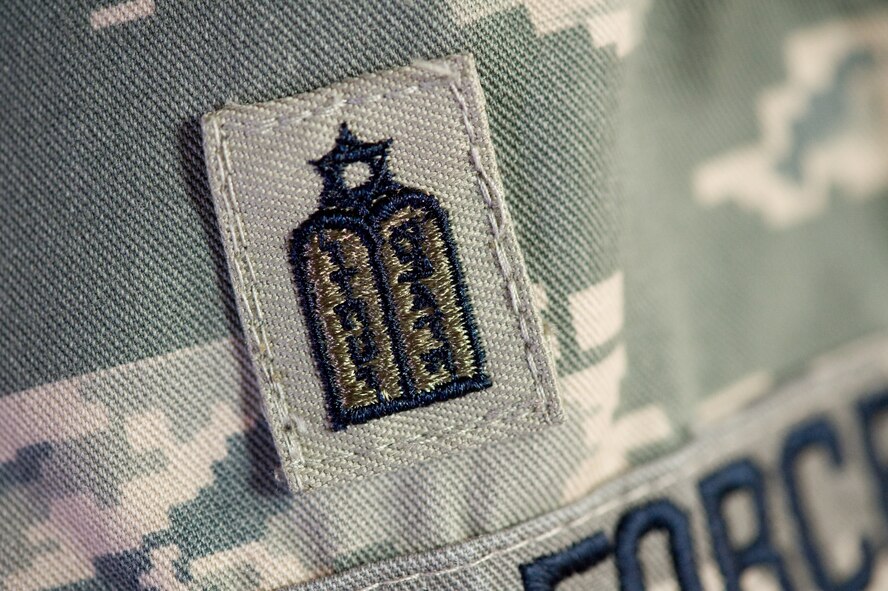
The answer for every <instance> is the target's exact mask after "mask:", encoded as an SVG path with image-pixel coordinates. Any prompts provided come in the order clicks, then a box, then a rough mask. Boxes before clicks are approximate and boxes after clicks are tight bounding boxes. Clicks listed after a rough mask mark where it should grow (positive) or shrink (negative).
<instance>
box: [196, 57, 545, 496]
mask: <svg viewBox="0 0 888 591" xmlns="http://www.w3.org/2000/svg"><path fill="white" fill-rule="evenodd" d="M441 61H443V62H447V63H449V64H455V65H456V70H457V71H456V72H454V71H453V70H449V69H448V70H447V71H444V72H442V71H441V69H440V68H436V67H434V64H429V67H425V68H423V66H425V65H426V62H415V63H414V64H412V65H414V66H418V67H420V68H423V69H424V70H425V71H426V72H428V73H429V74H432V76H431V77H430V78H428V79H427V80H426V81H425V82H424V83H420V84H412V85H409V86H406V87H396V88H395V89H393V90H387V91H385V92H380V93H375V94H370V95H362V96H358V97H348V98H345V99H342V100H339V101H336V102H335V103H334V104H333V105H326V106H325V107H324V108H321V109H317V110H316V112H313V113H312V114H311V116H309V117H300V118H299V122H300V123H303V122H305V121H308V120H311V119H313V118H315V117H318V116H321V115H326V114H329V113H331V112H333V108H334V107H335V108H337V109H338V108H339V107H340V106H344V105H346V104H349V100H357V99H361V100H365V101H366V100H369V99H374V100H378V99H384V98H389V99H398V98H401V97H402V96H403V95H404V90H405V89H410V90H411V92H409V93H408V94H412V92H413V91H415V90H419V89H434V88H437V87H439V86H444V82H443V81H449V87H448V88H449V89H450V90H451V93H452V94H454V97H453V98H454V100H455V102H456V103H457V108H458V110H459V113H460V115H461V119H462V123H463V131H464V132H465V133H466V136H467V139H468V143H469V147H470V151H469V154H468V156H469V165H470V167H471V169H472V170H473V172H474V173H475V176H476V178H477V179H478V185H479V188H480V192H481V197H482V201H483V203H484V205H485V207H486V209H487V213H488V222H489V226H490V227H489V228H488V231H489V232H490V234H491V235H492V238H493V250H494V258H495V259H496V262H497V267H498V269H499V271H500V275H501V277H502V279H503V281H504V283H505V287H506V288H507V296H506V299H507V301H508V303H509V307H510V311H511V313H512V315H514V317H515V319H516V320H517V321H518V325H519V326H518V328H519V331H518V332H519V335H520V337H521V340H522V341H523V343H524V346H525V347H524V348H525V362H526V364H527V367H528V371H529V372H530V374H531V377H532V379H533V381H534V389H535V391H536V392H535V393H536V395H537V398H538V400H537V402H536V403H535V404H532V406H531V408H529V409H528V408H526V406H525V407H521V408H517V409H515V411H514V412H509V413H506V414H503V415H499V416H495V415H496V413H498V412H499V410H500V409H498V408H494V409H491V410H490V411H489V412H488V413H487V414H486V415H485V416H484V417H483V418H481V419H479V420H478V421H475V422H473V423H471V424H469V425H461V426H460V427H459V428H456V429H449V430H447V429H445V430H438V431H426V432H424V433H420V434H418V435H416V436H413V437H411V438H409V439H394V440H390V441H388V442H387V443H383V444H381V445H378V446H374V447H372V448H367V449H360V450H353V451H343V452H340V453H336V454H331V455H325V456H324V457H320V458H310V459H306V458H305V457H304V455H303V453H302V443H301V442H299V441H296V442H294V441H293V440H292V433H293V431H292V429H286V428H278V429H276V431H280V432H281V433H280V435H281V439H283V443H284V446H283V447H284V452H285V454H286V457H283V458H282V462H283V463H285V464H286V466H288V467H291V468H292V472H293V473H294V474H293V479H294V481H295V484H296V486H297V488H298V489H299V490H307V489H312V488H320V487H322V486H325V485H327V484H329V483H330V482H333V481H336V480H337V478H336V474H330V475H328V476H324V477H320V478H318V475H317V474H312V475H311V477H310V480H311V483H305V482H303V477H305V476H306V468H312V469H313V470H316V469H317V467H323V466H329V465H331V464H332V463H334V462H336V461H337V460H340V461H341V460H346V459H350V458H365V457H371V456H372V455H373V454H375V453H377V452H380V451H382V450H386V449H391V448H397V447H400V446H404V445H408V444H414V443H416V442H419V441H423V440H426V441H430V440H434V439H438V438H441V437H452V436H453V435H456V434H459V433H466V432H469V431H474V430H477V429H478V428H479V427H481V426H490V425H496V424H512V425H516V426H518V424H519V423H518V421H521V420H523V419H536V420H534V421H533V422H532V423H531V424H530V425H529V426H536V427H542V426H546V425H548V424H550V423H552V422H555V421H557V420H558V419H559V418H560V416H561V413H560V410H559V409H558V405H557V402H558V396H557V385H556V382H555V380H554V378H553V380H552V382H553V384H552V388H551V390H552V392H551V393H550V394H548V395H547V394H546V392H545V389H544V387H543V380H542V376H541V375H540V373H539V368H538V367H537V364H536V359H535V357H536V355H538V354H539V353H540V351H539V347H535V346H533V343H532V341H531V340H530V339H531V334H530V333H531V331H530V329H529V327H528V323H527V311H526V308H527V305H525V306H521V305H520V301H519V300H520V299H521V297H520V295H519V294H520V292H519V289H518V287H517V284H516V282H515V279H514V273H515V271H512V273H508V272H507V269H509V267H510V265H509V264H508V261H507V260H506V261H504V258H507V256H508V255H506V254H505V253H504V252H502V250H503V246H504V244H505V243H504V242H503V241H502V236H503V233H502V226H504V225H505V224H506V223H508V220H507V219H502V223H501V224H500V225H497V216H496V213H497V212H498V213H499V214H500V216H499V217H500V218H504V216H503V214H505V213H506V212H505V211H503V209H502V207H497V204H498V203H500V202H501V201H503V197H502V195H500V192H499V191H498V190H496V183H495V182H494V181H493V179H492V178H491V177H490V175H489V174H488V173H487V171H486V169H485V168H484V166H483V164H482V163H481V159H482V157H481V155H480V152H481V150H482V149H483V146H480V145H479V144H478V140H477V133H476V130H475V128H474V126H473V125H472V122H471V119H472V117H471V113H469V111H468V103H467V101H466V99H465V95H464V94H463V90H462V89H460V88H459V87H458V86H457V82H459V83H460V84H462V83H463V81H464V79H463V73H464V72H465V70H466V69H467V68H468V67H470V65H471V64H473V63H474V59H473V57H472V56H471V55H467V54H457V55H454V56H450V57H449V58H444V59H442V60H441ZM397 69H398V68H396V69H395V70H387V71H382V72H374V73H370V74H366V75H364V76H358V77H356V78H351V79H349V80H355V79H360V78H382V77H383V76H384V75H385V74H387V73H389V72H392V71H396V70H397ZM436 80H437V81H441V82H435V81H436ZM290 98H294V97H290ZM281 100H289V99H281ZM479 106H480V105H479ZM232 107H236V105H225V109H232ZM228 114H229V113H227V112H226V111H225V110H223V111H217V112H215V113H212V114H210V115H208V117H207V120H208V121H211V122H212V124H213V127H214V132H215V135H216V143H217V144H218V146H217V148H216V150H214V152H216V154H215V155H216V156H217V158H218V159H219V164H218V165H217V166H219V169H220V172H221V173H222V174H220V179H219V181H220V184H222V185H225V186H223V187H222V188H221V190H220V191H219V193H220V194H222V195H223V196H224V198H225V200H226V207H228V208H229V209H231V213H230V214H228V215H226V217H227V218H231V217H234V221H235V222H236V223H237V224H238V227H239V228H242V227H243V222H242V220H241V217H240V216H241V212H240V205H239V203H238V202H237V201H236V200H235V201H234V208H232V207H231V203H229V201H228V198H229V195H228V193H229V192H231V193H232V195H231V196H232V197H233V188H234V187H233V182H232V177H233V176H234V171H233V170H227V169H226V159H225V155H226V152H227V150H226V148H227V144H226V142H227V141H228V135H227V134H226V133H225V126H226V115H228ZM220 120H221V123H220ZM262 131H266V128H262ZM228 166H230V163H228ZM226 181H227V182H226ZM229 186H230V189H228V187H229ZM491 188H493V190H492V192H493V193H494V197H495V198H496V201H495V200H494V198H493V197H491V196H490V194H489V192H490V191H491ZM485 189H486V190H485ZM229 225H230V224H229ZM494 228H496V230H494ZM233 232H234V228H230V229H229V235H230V236H233ZM241 232H242V233H243V231H242V230H241ZM232 242H233V243H234V244H233V246H234V245H237V250H238V254H240V255H241V256H243V257H244V259H245V262H246V263H247V264H248V266H249V269H252V264H251V263H250V261H249V255H248V254H247V253H248V249H247V244H246V242H247V240H246V237H245V236H244V239H243V240H242V241H232ZM241 242H242V243H243V244H241ZM505 246H507V247H509V249H510V250H514V245H509V244H505ZM513 254H514V253H513ZM231 258H232V260H233V261H234V262H235V263H236V262H237V261H236V260H235V253H232V257H231ZM504 262H505V263H506V264H505V266H504V265H503V263H504ZM521 262H522V263H523V261H521ZM519 272H520V271H519ZM238 273H239V275H240V277H239V279H240V282H241V285H242V286H243V287H244V289H245V290H247V291H248V292H249V293H250V294H251V297H252V298H253V299H254V300H255V301H256V304H257V305H258V304H259V298H260V296H259V291H258V289H257V288H256V284H258V282H257V281H255V278H254V280H253V281H254V283H247V282H246V280H245V279H244V277H243V276H242V273H241V271H240V269H238ZM239 299H241V300H243V301H244V303H245V304H247V298H246V297H244V296H240V297H239ZM525 299H526V298H525ZM525 304H526V302H525ZM245 307H246V308H247V317H246V318H245V324H247V325H248V326H249V328H250V332H251V336H252V337H253V339H254V341H255V343H256V346H257V348H260V351H259V353H260V354H258V355H256V359H257V363H258V364H260V365H261V364H263V363H266V362H267V364H268V366H267V367H262V369H263V370H264V371H263V372H262V373H263V374H265V375H263V376H262V377H263V378H264V380H265V381H266V383H268V384H269V385H270V386H271V387H272V389H273V390H274V393H275V397H274V398H275V400H273V401H270V400H269V402H270V404H269V406H270V407H271V406H274V408H273V410H274V414H275V415H277V417H278V419H277V422H278V423H279V424H280V425H286V424H291V423H292V422H293V421H292V419H290V416H291V415H290V408H289V405H287V404H286V402H285V401H284V397H285V393H284V391H283V387H282V385H281V384H280V383H279V382H278V381H277V380H276V377H275V376H276V375H277V374H276V370H275V369H274V365H273V363H274V360H273V356H272V353H271V352H272V346H271V343H270V341H268V339H267V337H266V338H265V339H262V338H261V337H260V335H259V331H258V330H257V326H258V322H257V321H256V320H257V319H256V318H255V313H254V311H253V310H252V309H251V308H250V306H245ZM258 313H259V314H261V310H259V311H258ZM532 321H533V319H532V318H531V322H532ZM537 332H540V331H539V330H538V331H537ZM263 340H264V341H265V342H264V343H263ZM263 346H264V349H265V351H266V353H265V354H261V353H262V350H261V349H262V347H263ZM542 354H543V355H545V352H543V353H542ZM264 398H265V399H266V400H267V399H269V398H272V397H271V396H266V397H264ZM531 402H532V403H533V401H531ZM281 405H283V408H281ZM270 410H271V409H270ZM491 415H494V416H493V417H491ZM281 417H283V420H281ZM534 430H536V429H534ZM491 443H492V442H491ZM470 447H478V446H477V445H474V446H470ZM461 448H462V449H464V447H461ZM294 452H295V453H294ZM428 459H431V457H429V456H427V457H425V458H424V460H428ZM412 463H414V462H412V461H406V460H401V459H391V458H389V459H387V460H385V461H384V462H382V464H381V466H379V467H377V466H370V467H368V468H367V471H366V472H365V473H363V474H361V475H355V474H349V475H348V477H347V479H346V480H354V479H356V478H360V477H365V476H370V475H372V474H378V473H381V472H384V471H388V470H390V469H391V468H392V467H396V466H403V465H405V464H412ZM341 469H342V468H340V470H341Z"/></svg>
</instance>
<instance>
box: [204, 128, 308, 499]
mask: <svg viewBox="0 0 888 591" xmlns="http://www.w3.org/2000/svg"><path fill="white" fill-rule="evenodd" d="M212 123H213V129H214V134H215V136H216V144H217V149H216V150H214V152H215V155H216V158H217V166H218V167H219V184H220V185H221V187H220V191H219V193H220V194H221V195H222V199H223V201H224V202H225V208H226V217H228V218H229V220H230V223H229V224H228V226H229V227H228V234H229V238H230V240H231V242H232V245H233V247H234V248H232V257H231V260H232V263H233V266H234V268H235V272H236V274H237V278H238V280H239V281H240V283H241V285H242V286H243V288H244V291H245V294H244V297H242V298H241V299H242V301H243V303H244V306H243V307H244V310H245V312H246V314H245V324H246V325H247V328H248V330H249V333H250V335H251V336H252V338H253V341H254V342H255V343H256V347H257V352H256V355H255V358H256V362H257V365H258V366H259V368H260V370H261V371H260V375H262V376H263V377H264V379H265V381H266V382H267V383H268V384H269V386H270V387H271V388H272V390H273V391H274V394H275V399H276V400H275V402H276V403H277V402H279V401H283V396H284V391H283V386H282V385H281V383H280V382H279V381H278V379H277V378H278V373H277V370H276V368H275V364H274V353H273V348H272V344H271V340H270V338H269V337H268V334H267V332H266V331H265V325H264V322H263V318H262V305H261V296H260V294H259V289H258V281H257V280H256V273H255V269H254V267H253V263H252V261H251V260H250V254H249V250H248V248H247V239H246V232H245V231H244V224H243V213H242V212H241V209H240V204H239V202H238V200H237V196H236V195H235V191H234V182H233V176H234V172H233V170H232V169H231V161H230V158H229V155H228V149H227V145H226V140H227V136H226V134H225V131H224V124H221V123H220V122H219V116H215V117H213V118H212ZM231 222H233V223H231ZM240 258H243V263H242V262H241V261H240V260H239V259H240ZM242 266H245V267H246V271H244V269H243V268H242ZM251 300H252V301H251ZM284 438H285V444H286V445H285V448H286V451H287V455H288V459H289V463H291V464H292V463H295V464H296V465H301V464H302V462H303V459H302V451H301V448H300V446H299V444H298V443H294V442H293V441H291V440H290V438H289V436H288V435H287V434H286V433H285V434H284ZM296 480H297V483H299V477H298V471H297V476H296ZM299 484H301V483H299Z"/></svg>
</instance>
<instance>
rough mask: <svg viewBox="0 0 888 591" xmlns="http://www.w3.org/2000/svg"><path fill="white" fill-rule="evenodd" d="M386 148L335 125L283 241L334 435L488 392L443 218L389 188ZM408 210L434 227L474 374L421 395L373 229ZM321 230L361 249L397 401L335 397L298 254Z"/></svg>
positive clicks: (410, 194) (409, 192) (430, 201)
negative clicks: (356, 174) (356, 241)
mask: <svg viewBox="0 0 888 591" xmlns="http://www.w3.org/2000/svg"><path fill="white" fill-rule="evenodd" d="M391 143H392V140H391V139H387V140H383V141H381V142H373V143H367V142H362V141H361V140H359V139H358V138H357V137H356V136H355V135H354V134H353V133H352V132H351V130H350V129H349V127H348V124H347V123H342V124H341V125H340V128H339V136H338V137H337V138H336V143H335V145H334V147H333V149H332V150H331V151H330V152H328V153H327V154H325V155H324V156H322V157H321V158H319V159H318V160H313V161H309V163H310V164H312V165H314V166H315V168H316V169H317V170H318V173H319V174H320V175H321V177H322V179H323V189H322V192H321V197H320V207H319V209H318V210H317V211H315V212H314V213H313V214H312V215H311V216H309V218H308V219H307V220H305V221H304V222H303V223H301V224H300V225H299V226H298V227H297V228H296V229H295V230H293V233H292V235H291V237H290V240H289V256H288V258H289V261H290V266H291V268H292V270H293V277H294V281H295V283H296V287H297V292H298V294H299V299H300V301H301V303H302V311H303V314H304V316H305V318H306V320H307V324H308V332H309V340H310V341H311V345H312V351H313V352H314V356H315V360H316V362H317V363H318V366H319V368H320V370H321V372H320V373H321V379H322V382H323V386H324V390H325V395H324V398H325V401H326V407H327V412H328V415H329V419H330V424H331V427H332V428H333V430H334V431H340V430H343V429H345V428H346V427H348V426H349V425H358V424H362V423H366V422H367V421H370V420H372V419H376V418H380V417H384V416H388V415H391V414H395V413H398V412H401V411H404V410H409V409H412V408H418V407H422V406H428V405H430V404H432V403H434V402H438V401H443V400H450V399H452V398H458V397H460V396H464V395H466V394H468V393H470V392H477V391H480V390H484V389H486V388H489V387H490V386H491V385H492V384H493V382H492V380H491V378H490V377H489V376H488V375H487V374H486V372H485V371H484V361H485V353H484V348H483V346H482V345H481V340H480V336H479V334H478V329H477V325H476V324H475V316H474V312H473V310H472V306H471V302H470V300H469V295H468V290H467V287H466V284H465V280H464V276H463V271H462V266H461V265H460V261H459V258H458V257H457V255H456V244H455V242H454V240H453V234H452V232H451V229H450V222H449V217H448V215H447V212H446V211H445V210H444V209H443V208H442V207H441V206H440V204H439V203H438V201H437V199H436V198H434V197H433V196H431V195H428V194H426V193H423V192H422V191H420V190H419V189H415V188H411V187H405V186H403V185H401V184H399V183H398V182H397V181H395V180H394V178H393V176H392V174H391V172H390V171H389V169H388V149H389V146H390V145H391ZM358 162H362V163H365V164H367V165H368V166H369V167H370V176H369V178H368V179H367V181H365V182H364V183H362V184H361V185H359V186H357V187H354V188H349V187H348V186H347V185H346V182H345V179H344V178H343V176H342V175H343V172H344V171H345V168H346V167H347V166H348V165H350V164H354V163H358ZM408 204H409V205H422V206H423V207H424V208H425V209H426V210H428V211H431V212H432V213H433V214H434V215H435V223H436V224H437V226H438V229H439V230H440V233H441V238H442V240H443V242H444V246H445V251H446V255H447V258H448V261H449V263H450V271H451V274H452V277H453V284H454V287H455V292H456V304H457V307H458V308H459V310H460V312H461V316H462V320H463V326H464V328H465V329H466V334H467V335H468V338H469V342H470V344H471V348H472V355H473V362H474V364H473V367H475V368H476V371H475V373H474V375H472V376H470V377H463V378H458V379H456V380H450V381H449V382H448V383H447V384H445V385H443V387H438V388H435V389H434V390H432V391H430V392H424V393H420V392H418V391H417V389H416V386H415V383H414V382H413V380H412V372H411V371H410V369H409V365H408V363H407V361H406V360H407V355H406V350H405V345H404V336H403V334H402V332H401V329H400V325H399V324H398V322H397V320H396V316H395V304H394V302H393V300H392V291H391V289H390V286H389V283H388V277H387V275H386V273H385V270H384V269H385V267H384V265H383V262H382V259H381V252H382V239H381V236H380V232H379V224H380V223H381V222H382V221H383V220H384V219H385V217H386V216H387V215H389V214H391V213H393V212H394V211H395V210H397V209H399V208H400V207H404V206H405V205H408ZM323 229H341V230H350V231H352V232H354V233H355V234H356V235H357V236H358V237H359V238H360V240H361V242H362V244H363V245H364V247H365V248H366V249H367V253H368V258H369V260H370V271H371V275H372V276H373V280H374V284H375V287H376V288H377V293H378V294H379V301H380V307H381V309H382V313H383V320H384V324H385V325H386V330H387V332H388V335H387V336H388V340H389V342H390V343H391V346H392V353H393V356H394V361H395V365H396V366H397V369H398V372H399V374H400V379H399V381H400V385H401V397H399V398H394V399H391V400H380V401H378V402H375V403H373V404H370V405H366V406H360V407H355V408H346V407H345V406H344V405H343V398H342V396H340V395H339V394H338V393H337V391H336V383H335V377H334V376H335V365H334V363H333V360H332V359H331V357H330V355H329V353H328V347H327V343H326V336H325V334H324V330H323V324H322V319H321V317H320V314H319V312H318V306H317V295H316V293H315V290H314V287H313V285H312V283H311V281H309V279H308V277H307V267H308V265H307V261H306V257H305V246H306V245H307V244H308V240H309V238H310V236H311V235H313V234H314V233H315V232H317V231H319V230H323Z"/></svg>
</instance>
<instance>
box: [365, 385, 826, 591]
mask: <svg viewBox="0 0 888 591" xmlns="http://www.w3.org/2000/svg"><path fill="white" fill-rule="evenodd" d="M842 375H844V374H842ZM796 398H797V397H796V396H790V397H788V398H787V399H785V400H780V401H779V403H778V404H775V405H774V406H773V407H772V410H778V409H780V408H783V407H784V406H788V405H790V404H792V403H793V402H794V401H795V400H796ZM834 410H835V407H830V408H822V407H820V406H819V405H817V404H816V405H815V408H812V409H811V410H810V412H809V413H807V417H808V418H809V419H810V418H812V417H816V416H821V415H823V414H824V413H826V412H831V411H834ZM773 414H776V413H772V416H773ZM805 420H806V419H804V418H799V419H798V421H799V422H803V421H805ZM757 421H760V417H759V416H758V414H756V413H750V414H747V415H746V416H744V417H743V419H742V420H738V421H735V422H734V423H733V424H732V425H731V432H730V433H729V434H727V435H724V436H723V437H720V438H718V439H719V441H720V442H721V443H726V444H731V443H734V442H737V441H742V440H743V439H744V438H746V437H748V436H749V431H748V430H747V429H745V427H746V425H748V424H750V423H755V422H757ZM786 429H788V426H787V424H786V423H785V422H782V421H780V420H777V419H776V418H772V420H771V422H769V423H768V424H767V425H766V426H764V427H762V428H760V429H758V430H757V431H756V432H757V433H758V434H759V435H760V436H771V435H774V434H775V433H779V432H780V431H782V430H786ZM705 440H706V438H697V439H694V440H692V441H690V442H688V445H686V446H685V447H683V448H682V450H681V451H680V452H679V453H684V454H687V453H689V450H692V449H693V447H694V446H695V445H697V446H698V445H700V443H701V441H705ZM700 456H701V457H700V458H699V459H698V460H697V461H696V462H691V463H687V464H684V465H683V466H682V467H679V468H677V469H676V470H674V471H672V472H670V473H669V474H666V475H663V476H660V477H658V478H656V479H654V480H651V481H648V482H645V483H643V484H640V485H638V486H635V487H634V488H630V489H628V490H627V491H625V492H622V493H620V494H619V495H616V498H612V499H610V500H609V501H606V502H604V503H603V504H601V505H599V506H597V507H595V508H594V509H592V510H591V511H589V512H588V513H583V514H582V515H578V516H576V517H574V518H572V519H566V520H564V521H562V522H561V523H559V524H557V525H555V526H553V527H551V528H549V529H547V530H546V531H544V532H541V533H540V534H537V535H536V536H533V537H531V538H527V539H524V540H521V541H518V542H515V543H513V544H510V545H509V546H506V547H504V548H499V549H497V550H491V551H489V552H488V553H486V554H484V555H482V556H480V557H478V558H476V559H474V560H472V561H470V562H465V563H462V564H456V565H453V566H449V567H445V568H437V569H432V570H425V571H420V572H416V573H413V574H410V575H405V576H402V577H399V578H396V579H389V580H386V581H379V582H377V583H373V584H371V585H368V586H365V587H360V588H359V589H356V591H375V590H377V589H382V588H386V587H391V586H393V585H397V584H400V583H407V582H410V581H416V580H420V579H425V578H429V577H435V576H439V575H448V574H451V573H455V572H459V571H463V570H466V569H471V568H474V567H477V566H478V565H480V564H483V563H485V562H487V561H488V560H491V559H494V558H498V557H500V556H504V555H507V554H511V553H513V552H515V551H517V550H520V549H522V548H524V547H526V546H529V545H532V544H536V543H538V542H543V541H545V540H548V539H549V538H553V537H555V536H558V535H559V534H561V533H564V532H568V531H570V530H573V529H575V528H577V527H581V526H583V525H585V524H586V523H587V522H588V521H591V520H594V519H596V518H598V517H601V516H602V515H604V514H606V513H608V512H610V511H613V510H615V509H618V508H620V507H625V506H628V505H630V504H632V503H635V502H638V501H640V500H642V499H644V498H645V497H647V496H648V495H650V494H651V493H653V492H656V491H661V490H664V489H666V488H668V487H669V486H671V485H673V484H675V483H677V482H680V481H681V480H683V479H685V478H688V477H692V476H694V475H695V474H697V473H699V472H701V471H702V470H703V469H705V468H708V467H710V466H712V465H713V464H715V463H717V462H716V461H717V460H719V459H720V458H722V456H721V455H720V452H719V450H715V449H711V450H709V451H702V452H701V454H700ZM731 457H732V456H731V455H729V456H728V457H725V458H724V460H725V463H727V462H729V461H730V459H731ZM579 502H582V501H579Z"/></svg>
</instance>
